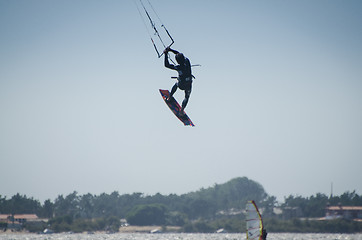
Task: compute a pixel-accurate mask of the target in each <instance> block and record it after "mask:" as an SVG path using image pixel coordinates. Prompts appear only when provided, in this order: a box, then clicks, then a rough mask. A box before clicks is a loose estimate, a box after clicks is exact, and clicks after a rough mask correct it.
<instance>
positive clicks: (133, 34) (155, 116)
mask: <svg viewBox="0 0 362 240" xmlns="http://www.w3.org/2000/svg"><path fill="white" fill-rule="evenodd" d="M152 3H153V7H154V8H155V10H156V11H157V13H158V15H159V16H160V18H161V19H162V21H163V23H164V24H165V25H166V26H167V28H168V30H169V31H170V33H171V35H172V36H173V38H174V39H175V44H174V47H175V48H176V49H178V50H180V51H182V52H183V53H184V54H185V55H186V56H187V57H188V58H189V59H190V60H191V63H192V64H201V65H202V66H201V67H195V68H193V74H194V75H195V76H196V80H194V84H193V92H192V94H191V98H190V101H189V105H188V106H187V109H186V112H187V113H188V115H189V116H190V117H191V119H192V120H193V122H194V123H195V125H196V127H194V128H192V127H185V126H183V124H182V123H181V122H180V121H179V120H178V119H177V118H176V117H175V116H174V115H173V114H172V113H171V111H170V110H169V109H168V108H167V106H166V105H165V103H164V102H163V100H162V98H161V96H160V94H159V92H158V89H159V88H162V89H170V88H171V87H172V85H173V84H174V80H172V79H171V78H170V77H171V76H175V75H176V74H175V72H174V71H172V70H169V69H166V68H164V66H163V59H158V58H157V56H156V53H155V51H154V49H153V46H152V44H151V41H150V39H149V35H148V33H147V31H146V29H145V27H144V25H143V23H142V20H141V18H140V15H139V13H138V11H137V8H136V4H135V2H134V1H131V0H127V1H126V0H124V1H90V0H78V1H73V0H71V1H70V0H63V1H46V0H23V1H21V0H13V1H9V0H0V163H1V174H0V194H1V195H2V196H7V197H8V198H9V197H11V196H13V195H14V194H16V193H20V194H26V195H27V196H29V197H34V198H35V199H39V200H41V201H44V200H46V199H51V200H54V199H55V198H56V197H57V196H58V195H59V194H63V195H68V194H69V193H71V192H73V191H78V193H79V194H86V193H92V194H100V193H103V192H105V193H111V192H113V191H118V192H119V193H120V194H124V193H133V192H143V193H146V194H155V193H157V192H159V193H161V194H169V193H176V194H182V193H187V192H190V191H195V190H198V189H200V188H201V187H204V188H206V187H209V186H213V185H214V184H215V183H219V184H220V183H224V182H227V181H228V180H230V179H232V178H235V177H244V176H246V177H248V178H249V179H252V180H254V181H257V182H259V183H260V184H261V185H263V186H264V188H265V190H266V192H267V193H268V194H270V195H273V196H276V197H277V198H278V199H279V200H283V199H284V197H285V196H289V195H290V194H293V195H302V196H305V197H307V196H310V195H313V194H316V193H318V192H321V193H324V194H327V195H329V194H330V186H331V183H332V182H333V185H334V194H336V195H340V194H342V193H344V192H346V191H353V190H356V191H357V193H358V194H362V174H361V170H362V24H361V23H362V14H361V11H362V1H359V0H356V1H353V0H349V1H335V0H320V1H315V0H310V1H309V0H305V1H293V0H292V1H279V0H276V1H251V0H250V1H239V0H234V1H232V0H230V1H194V0H186V1H175V0H171V1H170V0H158V1H156V0H154V1H152ZM175 97H176V99H178V100H179V102H180V101H182V99H183V93H182V92H180V91H178V92H177V93H176V95H175Z"/></svg>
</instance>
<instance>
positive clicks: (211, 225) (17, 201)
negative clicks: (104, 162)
mask: <svg viewBox="0 0 362 240" xmlns="http://www.w3.org/2000/svg"><path fill="white" fill-rule="evenodd" d="M251 199H252V200H255V201H256V203H257V205H258V206H259V208H260V209H262V210H263V217H264V218H265V219H266V225H269V226H270V229H271V230H273V229H275V230H276V231H282V230H283V229H282V227H281V226H282V225H283V226H287V225H288V224H289V223H290V222H292V225H293V226H294V224H293V221H292V220H290V219H292V218H295V217H303V218H314V217H323V216H324V215H325V207H326V206H327V204H330V205H338V204H342V205H349V206H357V205H359V206H362V196H359V195H358V194H356V193H355V192H346V193H344V194H342V195H341V196H334V197H328V196H326V195H324V194H320V193H318V194H316V195H315V196H311V197H306V198H305V197H301V196H289V197H287V198H285V200H284V202H283V203H278V202H277V201H276V198H275V197H274V196H269V195H268V194H266V192H265V191H264V188H263V187H262V186H261V185H260V184H259V183H257V182H255V181H252V180H249V179H248V178H246V177H243V178H235V179H232V180H230V181H229V182H227V183H225V184H215V185H214V186H212V187H209V188H206V189H204V188H202V189H200V190H199V191H196V192H191V193H187V194H183V195H176V194H170V195H162V194H159V193H157V194H155V195H152V196H149V195H144V194H142V193H133V194H123V195H120V194H119V193H118V192H113V193H111V194H106V193H103V194H100V195H92V194H90V193H88V194H85V195H79V194H78V193H77V192H73V193H71V194H69V195H67V196H63V195H59V196H58V197H57V198H56V199H55V201H51V200H46V201H45V202H44V203H43V204H41V203H40V202H39V201H38V200H35V199H34V198H29V197H27V196H25V195H21V194H16V195H14V196H13V197H11V198H10V199H7V198H6V197H2V196H1V195H0V213H1V214H30V213H35V214H37V215H38V216H39V217H40V218H48V219H49V222H48V225H50V227H51V228H52V229H53V230H55V231H57V232H61V231H94V230H112V231H117V229H118V228H119V227H120V221H119V220H120V219H127V221H128V223H130V224H132V225H161V226H166V225H173V226H182V227H183V228H182V231H185V232H213V231H215V230H216V229H218V228H225V229H226V230H228V231H230V232H244V229H245V223H244V222H245V221H244V214H243V212H242V211H243V210H244V207H245V204H246V202H247V201H248V200H251ZM275 207H279V208H280V209H281V210H283V211H282V212H283V214H280V215H276V214H275V212H274V211H273V210H274V208H275ZM295 208H298V209H299V211H298V216H293V215H291V214H290V211H289V210H290V209H295ZM286 213H288V214H286ZM275 223H278V225H276V224H275ZM294 223H295V224H296V225H299V226H300V228H299V230H300V231H302V230H301V229H302V228H303V224H300V222H298V221H296V222H294ZM277 226H279V228H278V227H277ZM313 226H314V225H313ZM29 228H30V226H29ZM285 229H286V230H285V231H288V229H292V228H291V227H286V228H285ZM309 229H311V227H309ZM348 229H350V230H349V231H356V226H354V227H349V228H348ZM351 229H352V230H351ZM357 229H361V228H360V227H359V226H357ZM37 230H38V229H37ZM34 231H35V230H34ZM324 231H327V230H324ZM357 231H358V230H357ZM360 231H361V230H360Z"/></svg>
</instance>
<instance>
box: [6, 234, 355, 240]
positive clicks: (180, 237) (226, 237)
mask: <svg viewBox="0 0 362 240" xmlns="http://www.w3.org/2000/svg"><path fill="white" fill-rule="evenodd" d="M0 239H4V240H53V239H54V240H106V239H107V240H108V239H109V240H245V239H246V236H245V234H227V233H223V234H201V233H192V234H187V233H165V234H147V233H115V234H106V233H95V234H84V233H83V234H70V233H59V234H48V235H42V234H25V233H10V234H7V233H1V234H0ZM267 239H268V240H362V234H294V233H270V234H268V238H267Z"/></svg>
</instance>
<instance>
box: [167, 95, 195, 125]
mask: <svg viewBox="0 0 362 240" xmlns="http://www.w3.org/2000/svg"><path fill="white" fill-rule="evenodd" d="M160 93H161V96H162V98H163V100H164V101H165V103H166V104H167V106H168V107H169V108H170V109H171V111H172V112H173V113H174V114H175V116H176V117H177V118H178V119H180V121H181V122H182V123H183V124H185V126H193V127H194V126H195V125H194V124H193V123H192V121H191V119H190V118H189V117H188V116H187V114H186V113H185V112H181V106H180V104H178V102H177V101H176V99H175V98H174V97H172V98H171V99H170V101H167V100H166V99H167V98H168V96H170V92H169V91H168V90H162V89H160ZM182 113H183V114H182Z"/></svg>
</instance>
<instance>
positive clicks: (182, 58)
mask: <svg viewBox="0 0 362 240" xmlns="http://www.w3.org/2000/svg"><path fill="white" fill-rule="evenodd" d="M175 58H176V61H177V62H178V64H183V63H184V62H185V56H184V55H183V54H182V53H177V54H176V56H175Z"/></svg>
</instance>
